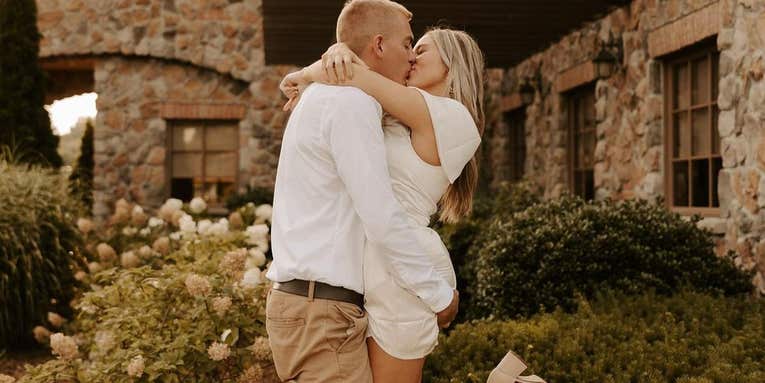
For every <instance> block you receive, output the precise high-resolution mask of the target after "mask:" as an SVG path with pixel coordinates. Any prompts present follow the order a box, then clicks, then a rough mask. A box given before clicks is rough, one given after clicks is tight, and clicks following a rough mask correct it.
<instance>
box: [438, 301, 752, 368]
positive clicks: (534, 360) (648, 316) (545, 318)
mask: <svg viewBox="0 0 765 383" xmlns="http://www.w3.org/2000/svg"><path fill="white" fill-rule="evenodd" d="M508 350H514V351H515V352H516V353H518V354H519V355H521V356H522V357H523V358H524V359H525V360H526V361H527V362H528V365H529V370H528V371H527V372H526V373H525V374H528V373H534V374H538V375H539V376H541V377H543V378H545V379H546V380H547V381H548V382H554V383H562V382H577V383H581V382H599V383H600V382H614V383H622V382H624V383H633V382H635V383H644V382H645V383H648V382H656V383H659V382H680V383H713V382H720V383H750V382H765V363H763V362H762V361H763V360H765V301H763V300H758V299H752V298H749V297H741V296H739V297H727V298H726V297H720V296H718V297H715V296H709V295H704V294H699V293H692V292H682V293H679V294H677V295H675V296H673V297H664V296H660V295H656V294H653V293H647V294H643V295H640V296H623V295H618V294H613V293H611V294H603V295H599V296H598V298H597V299H596V300H595V301H594V303H592V304H590V303H589V302H587V301H584V300H582V301H580V304H579V310H578V311H577V312H576V313H574V314H568V313H565V312H564V311H562V310H557V311H556V312H554V313H549V314H541V315H537V316H535V317H533V318H531V319H528V320H520V321H486V320H483V321H473V322H469V323H463V324H459V325H457V326H456V327H455V328H454V330H453V331H452V332H451V333H450V334H449V335H448V336H447V335H441V337H440V344H439V346H438V347H437V348H436V350H435V352H434V353H433V354H431V356H430V357H428V359H427V361H426V365H425V371H424V382H433V383H443V382H460V383H462V382H465V383H468V382H485V381H486V378H487V377H488V375H489V372H490V371H491V370H492V369H493V368H494V367H495V365H496V364H497V363H499V361H500V360H501V359H502V356H504V354H505V353H506V352H507V351H508Z"/></svg>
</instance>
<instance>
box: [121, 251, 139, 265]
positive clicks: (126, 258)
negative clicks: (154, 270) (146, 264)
mask: <svg viewBox="0 0 765 383" xmlns="http://www.w3.org/2000/svg"><path fill="white" fill-rule="evenodd" d="M120 264H121V265H122V267H124V268H126V269H130V268H133V267H138V266H141V259H140V258H138V256H137V255H135V253H134V252H132V251H126V252H124V253H122V255H120Z"/></svg>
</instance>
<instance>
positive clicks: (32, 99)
mask: <svg viewBox="0 0 765 383" xmlns="http://www.w3.org/2000/svg"><path fill="white" fill-rule="evenodd" d="M40 38H41V35H40V32H39V31H38V30H37V4H36V3H35V0H0V73H2V75H0V147H2V146H8V147H10V148H11V150H12V151H14V152H15V153H16V154H17V155H19V157H18V158H17V159H20V160H21V161H25V162H31V163H40V164H46V165H50V166H53V167H59V166H61V164H62V160H61V156H59V154H58V152H57V151H56V149H57V148H58V141H59V138H58V136H56V135H55V134H53V131H52V130H51V126H50V117H49V116H48V112H47V111H46V110H45V108H44V105H45V73H44V72H43V71H42V69H41V68H40V64H39V62H38V55H39V51H40Z"/></svg>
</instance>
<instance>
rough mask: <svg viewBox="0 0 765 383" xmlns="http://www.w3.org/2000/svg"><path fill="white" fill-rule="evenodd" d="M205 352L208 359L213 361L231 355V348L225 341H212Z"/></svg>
mask: <svg viewBox="0 0 765 383" xmlns="http://www.w3.org/2000/svg"><path fill="white" fill-rule="evenodd" d="M207 354H208V355H209V356H210V359H212V360H214V361H221V360H223V359H226V358H228V357H229V355H231V350H230V349H229V348H228V345H227V344H225V343H218V342H213V344H211V345H210V347H208V348H207Z"/></svg>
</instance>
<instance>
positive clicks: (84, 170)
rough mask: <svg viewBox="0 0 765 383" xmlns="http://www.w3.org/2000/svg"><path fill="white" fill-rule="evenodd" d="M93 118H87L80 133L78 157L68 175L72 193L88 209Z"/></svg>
mask: <svg viewBox="0 0 765 383" xmlns="http://www.w3.org/2000/svg"><path fill="white" fill-rule="evenodd" d="M94 166H95V162H94V161H93V120H88V122H87V125H85V133H84V134H83V135H82V145H81V146H80V157H78V158H77V164H76V165H75V167H74V170H73V171H72V174H71V175H70V176H69V185H70V189H71V190H72V194H73V195H75V196H77V197H78V198H80V200H82V202H83V203H84V204H85V206H86V207H87V209H88V211H90V209H92V208H93V168H94Z"/></svg>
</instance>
